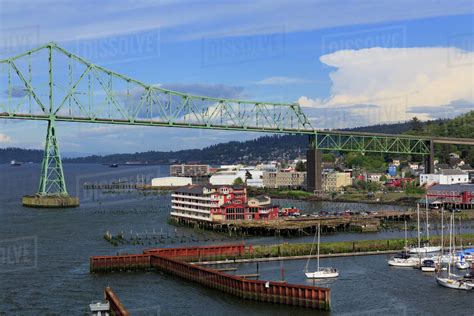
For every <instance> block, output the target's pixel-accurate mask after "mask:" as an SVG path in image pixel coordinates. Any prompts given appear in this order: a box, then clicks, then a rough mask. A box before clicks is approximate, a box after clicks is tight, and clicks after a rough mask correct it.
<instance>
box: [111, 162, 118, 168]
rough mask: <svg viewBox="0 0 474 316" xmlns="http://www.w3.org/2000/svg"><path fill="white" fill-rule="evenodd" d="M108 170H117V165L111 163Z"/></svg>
mask: <svg viewBox="0 0 474 316" xmlns="http://www.w3.org/2000/svg"><path fill="white" fill-rule="evenodd" d="M109 168H118V164H116V163H111V164H110V165H109Z"/></svg>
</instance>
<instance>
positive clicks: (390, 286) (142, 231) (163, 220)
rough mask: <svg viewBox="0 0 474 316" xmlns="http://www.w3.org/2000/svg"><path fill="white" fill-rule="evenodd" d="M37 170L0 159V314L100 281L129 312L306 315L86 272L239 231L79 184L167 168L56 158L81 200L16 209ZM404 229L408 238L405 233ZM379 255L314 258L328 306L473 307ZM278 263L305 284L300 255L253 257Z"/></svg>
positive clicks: (164, 279)
mask: <svg viewBox="0 0 474 316" xmlns="http://www.w3.org/2000/svg"><path fill="white" fill-rule="evenodd" d="M39 169H40V166H39V165H38V164H24V165H22V166H21V167H11V166H9V165H2V166H0V295H1V296H0V298H1V299H0V315H2V313H4V314H6V315H84V314H87V311H88V304H89V303H90V302H91V301H93V300H98V299H101V298H102V296H103V290H104V288H105V287H106V286H111V287H112V288H113V289H114V290H115V292H116V293H117V295H118V296H119V297H120V299H121V300H122V301H123V303H124V304H125V306H126V307H127V308H128V309H129V310H131V311H132V315H159V314H161V315H176V314H185V315H215V314H224V313H225V314H231V315H233V314H242V313H246V314H251V315H256V314H259V315H262V314H264V315H266V314H309V313H315V312H314V311H310V310H306V309H301V308H292V307H288V306H279V305H278V306H277V305H270V304H263V303H257V302H251V301H244V300H240V299H237V298H234V297H232V296H229V295H226V294H222V293H220V292H218V291H214V290H210V289H206V288H203V287H201V286H199V285H196V284H193V283H190V282H186V281H183V280H181V279H179V278H176V277H173V276H170V275H163V274H161V273H151V272H150V273H123V274H108V275H92V274H90V273H89V257H90V256H94V255H113V254H117V253H119V252H120V253H125V252H127V253H140V252H141V251H142V250H143V249H144V248H150V247H173V246H183V245H197V244H205V243H207V244H212V243H213V244H216V243H229V242H238V241H241V239H240V238H239V237H235V236H222V235H218V234H213V233H207V232H200V231H195V230H192V229H188V228H175V227H174V226H170V225H169V224H167V218H168V212H169V205H170V197H169V196H168V195H161V194H148V195H144V194H143V193H141V194H139V193H136V192H129V193H122V194H116V193H113V192H103V191H102V192H101V191H95V190H86V191H84V190H83V189H82V185H83V183H101V182H102V183H106V182H108V183H110V182H112V181H134V182H137V181H144V182H148V183H149V182H150V179H151V178H152V177H156V176H164V175H167V174H168V167H167V166H133V167H125V166H120V167H119V168H116V169H115V168H114V169H112V168H108V167H107V166H102V165H75V164H66V165H64V169H65V174H66V179H67V185H68V190H69V193H70V194H72V195H77V196H79V197H80V198H81V207H80V208H76V209H56V210H51V209H50V210H47V209H30V208H24V207H22V206H21V203H20V199H21V197H22V196H23V195H25V194H31V193H34V192H36V189H37V185H38V180H39ZM277 202H278V203H279V204H280V205H282V206H290V205H294V204H295V203H300V204H298V205H297V206H298V207H300V208H302V209H304V210H305V211H307V212H313V211H319V210H327V211H332V210H337V211H340V210H344V209H347V208H350V209H366V210H377V209H378V210H381V209H388V208H393V209H396V208H398V207H397V206H376V205H359V204H355V205H349V204H341V203H338V204H337V205H335V204H332V203H329V202H314V203H302V204H301V202H295V201H288V200H278V201H277ZM463 229H465V230H466V231H472V224H470V223H468V224H466V225H465V228H463ZM107 230H109V231H111V232H112V233H114V234H115V233H118V232H123V233H124V234H125V236H127V237H130V236H136V234H139V236H141V237H143V236H145V235H147V236H150V235H162V236H163V238H164V240H165V241H164V242H163V243H160V242H158V241H157V240H156V239H148V240H145V241H144V242H143V244H140V245H131V244H127V245H120V246H118V247H114V246H112V245H111V244H109V243H108V242H106V241H105V240H104V239H103V235H104V233H105V231H107ZM433 233H434V232H433ZM403 234H404V233H403V231H400V230H398V229H396V230H393V231H383V232H380V233H371V234H356V233H341V234H335V235H328V236H323V237H322V238H323V241H333V240H334V241H336V240H357V239H379V238H389V237H402V236H403ZM410 234H411V236H412V237H414V236H415V234H414V233H413V232H410ZM311 239H312V237H311V236H307V237H298V238H291V239H284V238H281V237H280V238H264V237H258V238H251V239H248V240H246V241H245V242H246V243H247V244H250V243H252V244H263V243H277V242H302V241H310V240H311ZM328 260H330V262H327V261H328ZM386 260H387V257H386V256H366V257H351V258H333V259H324V260H323V263H326V262H327V264H330V265H333V266H335V267H337V268H338V269H339V270H340V271H341V277H340V278H339V279H338V280H336V281H331V282H329V283H327V284H322V285H325V286H329V287H330V288H331V290H332V292H331V301H332V311H331V313H330V314H348V313H353V315H375V314H384V315H404V314H420V315H429V314H430V315H434V314H437V315H446V314H448V313H455V314H457V315H472V314H473V307H474V304H473V303H472V302H473V301H474V296H473V295H474V293H466V292H458V291H453V290H448V289H444V288H441V287H439V286H437V285H436V283H435V281H434V277H433V275H427V274H422V273H421V272H420V271H418V270H414V269H408V270H407V269H393V268H390V267H388V266H387V264H386ZM312 264H314V262H313V263H312ZM282 265H283V268H284V271H285V279H286V280H287V281H289V282H296V283H306V282H307V281H306V280H305V279H304V277H303V273H302V269H303V267H304V265H305V262H302V261H286V262H284V263H282V264H280V263H261V264H260V267H259V271H260V273H261V274H262V278H263V279H271V280H278V279H280V278H281V276H280V274H281V273H280V271H281V268H282ZM238 268H239V273H240V272H242V271H244V272H245V271H250V273H253V272H254V271H255V264H242V265H239V266H238ZM317 285H318V284H317ZM318 313H319V312H318ZM319 314H325V313H319Z"/></svg>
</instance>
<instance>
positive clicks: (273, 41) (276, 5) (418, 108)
mask: <svg viewBox="0 0 474 316" xmlns="http://www.w3.org/2000/svg"><path fill="white" fill-rule="evenodd" d="M51 41H54V42H56V43H58V44H59V45H60V46H62V47H64V48H66V49H68V50H69V51H71V52H73V53H75V54H77V55H80V56H81V57H83V58H85V59H87V60H89V61H91V62H94V63H95V64H99V65H102V66H104V67H106V68H109V69H111V70H113V71H116V72H118V73H122V74H125V75H127V76H129V77H132V78H136V79H138V80H140V81H142V82H146V83H148V84H154V85H160V86H161V87H164V88H168V89H172V90H177V91H181V92H186V93H192V94H197V95H206V96H215V97H219V98H231V99H250V100H256V101H268V102H289V103H294V102H297V103H299V104H300V106H301V107H302V109H303V111H304V113H305V114H306V116H307V117H308V118H309V120H310V121H311V124H312V126H313V127H315V128H347V127H356V126H365V125H371V124H378V123H390V122H399V121H405V120H409V119H410V118H412V117H413V116H417V117H418V118H420V119H422V120H429V119H435V118H449V117H454V116H456V115H459V114H461V113H464V112H467V111H469V110H472V109H474V106H473V104H474V97H473V74H474V67H473V63H474V45H473V44H474V2H473V1H463V0H460V1H440V0H423V1H406V0H398V1H389V0H383V1H380V0H379V1H367V0H360V1H353V0H346V1H338V0H332V1H321V0H313V1H280V0H271V1H270V0H269V1H265V0H263V1H245V0H242V1H169V0H163V1H148V0H142V1H140V0H135V1H124V0H118V1H91V0H90V1H88V0H86V1H66V0H37V1H24V0H16V1H9V0H0V58H8V57H9V56H12V55H15V54H17V53H20V52H22V51H25V50H27V49H29V48H32V47H36V46H39V45H42V44H45V43H48V42H51ZM2 84H3V85H4V84H5V82H4V81H3V82H2V81H1V80H0V93H3V94H5V88H3V89H2V87H1V85H2ZM45 133H46V123H45V122H36V121H35V122H32V121H15V122H12V121H9V120H1V121H0V147H23V148H42V146H43V144H44V138H45ZM57 133H58V137H59V140H60V144H61V150H62V152H63V153H64V155H66V156H68V155H69V156H76V155H85V154H106V153H120V152H136V151H148V150H159V151H170V150H179V149H187V148H202V147H205V146H208V145H211V144H216V143H220V142H226V141H230V140H247V139H253V138H256V137H258V136H260V134H256V133H248V132H247V133H245V132H226V131H212V130H193V129H175V128H156V127H135V126H133V127H131V126H111V125H94V124H74V123H58V132H57Z"/></svg>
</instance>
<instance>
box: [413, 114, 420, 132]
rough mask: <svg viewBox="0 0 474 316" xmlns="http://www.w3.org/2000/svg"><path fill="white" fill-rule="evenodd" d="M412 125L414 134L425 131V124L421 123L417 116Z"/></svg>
mask: <svg viewBox="0 0 474 316" xmlns="http://www.w3.org/2000/svg"><path fill="white" fill-rule="evenodd" d="M410 125H411V129H412V130H413V131H414V132H421V131H422V130H423V124H422V123H421V121H420V120H419V119H418V118H417V117H416V116H414V117H413V118H412V119H411V121H410Z"/></svg>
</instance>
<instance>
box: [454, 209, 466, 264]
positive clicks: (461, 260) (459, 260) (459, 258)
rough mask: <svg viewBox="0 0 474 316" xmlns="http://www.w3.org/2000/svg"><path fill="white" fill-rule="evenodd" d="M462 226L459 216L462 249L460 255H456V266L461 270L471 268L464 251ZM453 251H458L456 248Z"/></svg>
mask: <svg viewBox="0 0 474 316" xmlns="http://www.w3.org/2000/svg"><path fill="white" fill-rule="evenodd" d="M461 228H462V224H461V217H459V237H460V239H461V251H460V252H458V255H457V256H456V259H457V260H456V268H458V269H459V270H466V269H469V267H470V264H469V262H467V261H466V259H465V257H464V252H463V249H462V248H463V244H462V234H461ZM453 253H456V250H454V251H453Z"/></svg>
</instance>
